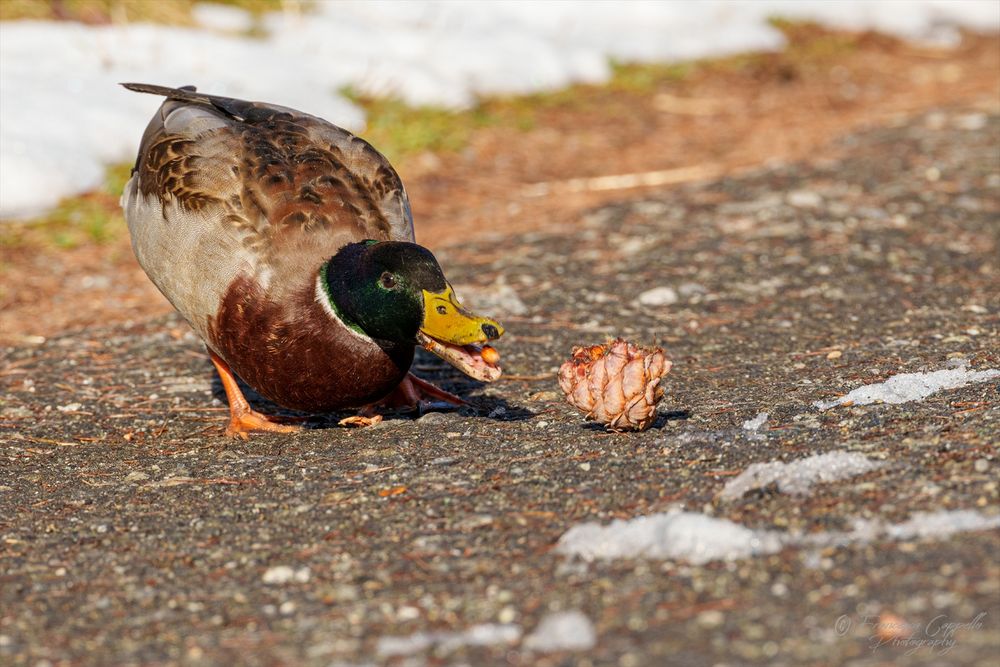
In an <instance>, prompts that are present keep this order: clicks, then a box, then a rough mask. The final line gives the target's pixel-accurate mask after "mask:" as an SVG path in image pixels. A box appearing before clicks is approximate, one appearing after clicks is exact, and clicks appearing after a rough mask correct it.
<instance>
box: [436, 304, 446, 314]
mask: <svg viewBox="0 0 1000 667" xmlns="http://www.w3.org/2000/svg"><path fill="white" fill-rule="evenodd" d="M437 311H438V315H447V314H448V308H446V307H445V306H438V307H437Z"/></svg>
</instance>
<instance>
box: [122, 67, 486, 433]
mask: <svg viewBox="0 0 1000 667" xmlns="http://www.w3.org/2000/svg"><path fill="white" fill-rule="evenodd" d="M122 85H124V86H125V87H126V88H128V89H129V90H134V91H137V92H142V93H152V94H154V95H162V96H164V97H166V100H165V101H164V102H163V104H162V105H161V106H160V108H159V110H158V111H157V112H156V114H155V115H154V116H153V119H152V120H151V121H150V123H149V126H148V127H147V128H146V132H145V134H144V135H143V137H142V142H141V144H140V146H139V153H138V157H137V158H136V163H135V167H134V168H133V170H132V177H131V179H130V180H129V181H128V183H127V184H126V186H125V191H124V193H123V195H122V208H123V209H124V211H125V219H126V221H127V223H128V228H129V233H130V234H131V237H132V248H133V250H134V252H135V256H136V258H137V259H138V260H139V264H140V265H141V266H142V268H143V269H144V270H145V272H146V274H147V275H148V276H149V278H150V280H152V281H153V283H154V284H155V285H156V287H157V288H158V289H159V290H160V291H161V292H162V293H163V295H164V296H166V298H167V299H168V300H169V301H170V303H171V304H173V306H174V308H176V309H177V310H178V312H180V314H181V315H182V316H183V317H184V318H185V319H186V320H187V321H188V322H189V323H190V325H191V327H192V328H193V329H194V330H195V332H197V333H198V335H200V336H201V338H202V339H203V340H204V341H205V345H206V346H207V348H208V352H209V355H210V357H211V359H212V362H213V363H214V364H215V367H216V369H217V370H218V372H219V376H220V377H221V379H222V384H223V387H224V389H225V391H226V395H227V398H228V399H229V409H230V420H229V424H228V427H227V429H226V432H227V434H229V435H236V436H240V437H244V438H245V437H247V434H248V433H249V432H251V431H255V430H263V431H278V432H289V431H293V430H296V428H297V427H295V426H292V425H289V424H284V423H279V421H278V420H275V419H272V418H269V417H267V416H265V415H262V414H260V413H258V412H256V411H254V410H253V409H251V407H250V406H249V404H248V403H247V400H246V398H245V397H244V396H243V394H242V393H241V391H240V388H239V386H238V385H237V382H236V379H235V377H236V376H238V377H240V378H242V379H243V380H244V381H245V382H246V383H247V384H248V385H249V386H251V387H253V389H254V390H256V391H257V392H258V393H259V394H260V395H262V396H264V397H266V398H268V399H269V400H271V401H273V402H274V403H276V404H278V405H280V406H283V407H286V408H290V409H292V410H298V411H304V412H310V413H325V412H331V411H335V410H341V409H344V408H359V407H360V408H365V407H366V406H367V408H368V410H369V412H370V411H371V410H372V406H373V405H377V404H378V401H380V400H388V399H403V400H404V401H405V402H407V403H410V404H413V403H415V402H416V401H418V400H420V399H421V398H425V397H432V398H443V399H445V400H450V401H452V402H460V399H458V398H457V397H454V396H452V395H451V394H448V393H447V392H444V391H442V390H440V389H438V388H437V387H434V386H433V385H431V384H430V383H427V382H425V381H423V380H419V379H418V378H416V377H415V376H413V375H412V374H410V373H409V369H410V365H411V363H412V361H413V354H414V348H415V346H416V345H423V346H424V347H426V348H428V349H430V350H431V351H433V352H435V353H436V354H438V355H439V356H441V357H442V358H444V359H445V360H446V361H448V362H449V363H451V364H453V365H454V366H455V367H456V368H458V369H460V370H461V371H463V372H465V373H466V374H468V375H469V376H471V377H473V378H475V379H478V380H482V381H486V382H489V381H493V380H496V379H497V378H498V377H499V376H500V373H501V369H500V366H499V365H498V364H497V363H496V354H495V352H494V351H493V350H492V349H491V348H490V350H489V351H490V354H487V355H483V354H482V348H480V347H479V346H480V345H483V344H485V343H487V342H488V341H492V340H495V339H497V338H499V337H500V336H501V335H502V334H503V327H502V326H501V325H500V324H499V323H498V322H497V321H496V320H493V319H491V318H488V317H482V316H479V315H475V314H473V313H470V312H469V311H467V310H466V309H465V308H463V307H462V305H461V304H460V303H459V301H458V299H457V297H456V295H455V291H454V290H453V289H452V287H451V285H450V284H449V282H448V280H447V279H446V278H445V277H444V274H443V272H442V270H441V267H440V266H439V264H438V262H437V260H436V259H435V258H434V255H433V254H431V252H430V251H429V250H427V248H424V247H422V246H420V245H417V244H416V243H415V239H414V234H413V219H412V216H411V214H410V205H409V201H408V200H407V196H406V192H405V190H404V189H403V185H402V183H401V182H400V179H399V176H398V175H397V174H396V171H395V170H394V169H393V168H392V166H391V165H390V164H389V162H388V160H386V159H385V157H383V156H382V155H381V154H380V153H379V152H378V151H376V150H375V149H374V148H373V147H372V146H371V145H370V144H368V143H367V142H366V141H364V140H362V139H361V138H359V137H357V136H355V135H353V134H351V133H350V132H348V131H347V130H344V129H341V128H339V127H337V126H336V125H333V124H331V123H328V122H327V121H325V120H323V119H321V118H317V117H315V116H310V115H309V114H305V113H302V112H300V111H295V110H294V109H288V108H285V107H280V106H276V105H273V104H265V103H262V102H246V101H243V100H238V99H232V98H228V97H219V96H215V95H205V94H203V93H200V92H197V90H196V89H195V88H194V87H193V86H186V87H183V88H166V87H162V86H153V85H146V84H131V83H129V84H122ZM484 356H485V357H486V358H485V359H484ZM390 395H391V396H390ZM387 397H388V399H387ZM359 419H360V420H361V423H370V422H367V421H364V420H365V413H362V415H361V416H360V417H359Z"/></svg>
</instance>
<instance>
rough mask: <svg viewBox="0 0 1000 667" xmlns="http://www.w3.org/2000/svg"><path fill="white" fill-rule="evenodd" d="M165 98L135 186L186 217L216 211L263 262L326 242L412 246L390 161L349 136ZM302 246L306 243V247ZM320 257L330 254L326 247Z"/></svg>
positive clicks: (286, 118)
mask: <svg viewBox="0 0 1000 667" xmlns="http://www.w3.org/2000/svg"><path fill="white" fill-rule="evenodd" d="M134 88H135V89H138V90H142V91H143V92H157V93H160V94H169V95H170V97H169V98H168V99H167V101H165V102H164V104H163V106H162V107H161V109H160V112H159V114H158V118H159V122H157V119H156V118H154V121H153V122H152V123H151V124H150V126H149V128H148V129H147V131H146V134H145V135H144V137H143V141H142V145H141V147H140V149H139V157H138V159H137V162H136V176H137V185H138V190H139V192H141V193H142V194H143V195H144V196H146V197H149V196H156V197H158V198H159V199H160V200H161V201H162V202H165V203H169V202H173V201H176V203H177V204H178V205H179V206H180V207H181V208H182V209H184V210H186V211H203V212H204V211H206V209H209V208H214V209H217V210H216V211H213V212H216V213H221V215H222V219H223V221H224V222H225V223H226V224H230V225H235V226H238V227H242V228H244V229H245V230H246V231H248V232H252V233H251V234H250V235H249V237H248V239H247V242H248V243H251V244H252V245H253V246H255V250H257V251H258V252H263V253H264V254H265V255H266V256H271V255H273V253H276V252H280V251H281V244H282V243H284V244H290V245H291V246H299V245H301V244H302V243H303V242H304V241H306V239H302V238H298V239H295V238H294V237H298V236H302V235H305V236H313V237H315V238H312V239H311V242H312V243H313V244H315V245H317V246H321V247H324V246H327V243H325V242H324V239H325V237H330V238H331V239H334V238H335V239H336V243H337V244H342V243H343V240H342V239H343V238H344V233H343V232H344V231H348V232H349V236H351V237H353V238H357V239H363V238H375V239H394V240H405V241H412V240H413V238H414V237H413V222H412V218H411V215H410V208H409V203H408V201H407V197H406V192H405V190H404V189H403V185H402V183H401V182H400V180H399V176H398V175H397V174H396V172H395V170H394V169H393V168H392V166H391V165H390V164H389V162H388V161H387V160H386V159H385V158H384V157H383V156H382V155H381V154H380V153H379V152H378V151H376V150H375V149H374V148H372V146H371V145H370V144H368V143H367V142H366V141H364V140H363V139H360V138H359V137H357V136H355V135H353V134H351V133H350V132H348V131H347V130H344V129H342V128H339V127H337V126H335V125H332V124H330V123H328V122H326V121H324V120H322V119H320V118H316V117H315V116H310V115H308V114H304V113H301V112H298V111H295V110H293V109H288V108H284V107H279V106H275V105H270V104H265V103H260V102H245V101H243V100H236V99H232V98H223V97H217V96H212V95H204V94H202V93H196V92H194V91H193V90H180V89H163V88H158V87H151V86H134ZM307 245H308V243H307ZM323 251H324V252H327V251H329V248H326V247H324V250H323Z"/></svg>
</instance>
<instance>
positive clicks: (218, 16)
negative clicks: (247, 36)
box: [191, 2, 253, 33]
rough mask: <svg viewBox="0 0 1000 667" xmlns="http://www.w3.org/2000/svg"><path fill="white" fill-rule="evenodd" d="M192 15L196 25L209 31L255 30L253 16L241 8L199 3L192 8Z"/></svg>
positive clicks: (236, 31) (237, 31) (238, 31)
mask: <svg viewBox="0 0 1000 667" xmlns="http://www.w3.org/2000/svg"><path fill="white" fill-rule="evenodd" d="M191 14H192V16H193V17H194V21H195V23H197V24H198V25H199V26H201V27H202V28H208V29H209V30H216V31H218V32H235V33H240V32H247V31H248V30H250V29H251V28H253V16H252V15H251V14H250V12H248V11H246V10H245V9H240V8H239V7H229V6H226V5H220V4H218V3H215V2H199V3H198V4H196V5H195V6H194V7H192V8H191Z"/></svg>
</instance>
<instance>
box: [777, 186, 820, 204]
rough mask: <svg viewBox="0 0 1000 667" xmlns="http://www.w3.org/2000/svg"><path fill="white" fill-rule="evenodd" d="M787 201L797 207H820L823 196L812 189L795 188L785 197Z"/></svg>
mask: <svg viewBox="0 0 1000 667" xmlns="http://www.w3.org/2000/svg"><path fill="white" fill-rule="evenodd" d="M785 201H787V202H788V204H789V205H790V206H794V207H795V208H819V207H820V206H822V204H823V198H822V197H821V196H820V195H819V194H818V193H816V192H813V191H812V190H793V191H791V192H789V193H788V195H787V196H786V197H785Z"/></svg>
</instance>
